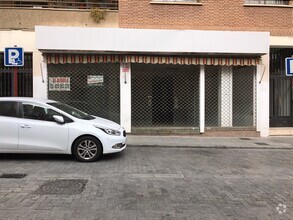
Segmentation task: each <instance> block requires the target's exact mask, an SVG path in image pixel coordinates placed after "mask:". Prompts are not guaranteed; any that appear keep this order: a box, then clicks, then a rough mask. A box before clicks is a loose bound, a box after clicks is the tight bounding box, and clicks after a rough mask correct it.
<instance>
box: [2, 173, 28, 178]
mask: <svg viewBox="0 0 293 220" xmlns="http://www.w3.org/2000/svg"><path fill="white" fill-rule="evenodd" d="M26 175H27V174H23V173H4V174H2V175H1V176H0V178H5V179H22V178H24V177H25V176H26Z"/></svg>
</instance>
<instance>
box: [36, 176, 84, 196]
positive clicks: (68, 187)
mask: <svg viewBox="0 0 293 220" xmlns="http://www.w3.org/2000/svg"><path fill="white" fill-rule="evenodd" d="M87 182H88V180H84V179H60V180H49V181H47V182H46V183H44V184H43V185H41V186H40V188H39V189H38V190H37V193H39V194H51V195H76V194H81V193H82V192H83V190H84V188H85V185H86V184H87Z"/></svg>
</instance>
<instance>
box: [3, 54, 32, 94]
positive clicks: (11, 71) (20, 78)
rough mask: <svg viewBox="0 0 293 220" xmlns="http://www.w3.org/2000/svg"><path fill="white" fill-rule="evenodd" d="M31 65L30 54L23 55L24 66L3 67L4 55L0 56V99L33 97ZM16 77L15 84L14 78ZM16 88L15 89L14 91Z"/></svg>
mask: <svg viewBox="0 0 293 220" xmlns="http://www.w3.org/2000/svg"><path fill="white" fill-rule="evenodd" d="M32 68H33V63H32V54H31V53H25V54H24V66H22V67H6V66H4V54H3V53H1V54H0V97H1V96H2V97H3V96H24V97H32V96H33V71H32ZM15 74H16V77H17V84H16V83H15V82H14V77H15ZM14 87H17V89H14Z"/></svg>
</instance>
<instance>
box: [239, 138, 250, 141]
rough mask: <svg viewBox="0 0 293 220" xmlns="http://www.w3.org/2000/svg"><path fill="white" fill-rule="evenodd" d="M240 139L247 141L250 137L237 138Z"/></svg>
mask: <svg viewBox="0 0 293 220" xmlns="http://www.w3.org/2000/svg"><path fill="white" fill-rule="evenodd" d="M239 139H240V140H243V141H249V140H251V139H250V138H239Z"/></svg>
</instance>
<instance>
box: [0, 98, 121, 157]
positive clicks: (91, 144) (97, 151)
mask: <svg viewBox="0 0 293 220" xmlns="http://www.w3.org/2000/svg"><path fill="white" fill-rule="evenodd" d="M125 147H126V132H125V130H124V128H122V127H121V126H120V125H119V124H117V123H115V122H112V121H109V120H106V119H103V118H99V117H96V116H92V115H88V114H86V113H84V112H82V111H80V110H78V109H76V108H73V107H71V106H69V105H66V104H63V103H60V102H56V101H53V100H47V99H36V98H24V97H1V98H0V153H53V154H73V155H74V156H75V157H76V159H77V160H79V161H85V162H92V161H96V160H97V159H98V158H99V157H100V156H101V155H102V154H109V153H116V152H121V151H123V150H124V149H125Z"/></svg>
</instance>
